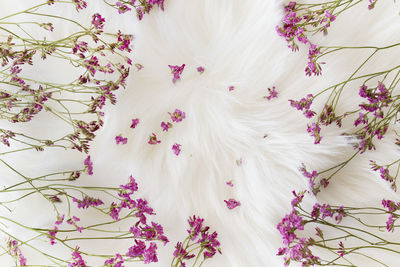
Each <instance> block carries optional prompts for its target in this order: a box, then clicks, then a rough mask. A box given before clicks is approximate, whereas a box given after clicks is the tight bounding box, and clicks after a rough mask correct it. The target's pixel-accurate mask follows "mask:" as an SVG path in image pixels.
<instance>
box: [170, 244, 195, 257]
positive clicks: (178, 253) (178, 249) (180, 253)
mask: <svg viewBox="0 0 400 267" xmlns="http://www.w3.org/2000/svg"><path fill="white" fill-rule="evenodd" d="M173 255H174V257H175V258H176V259H177V258H179V257H181V258H183V259H191V258H194V257H195V255H194V254H189V253H188V252H187V251H186V250H185V249H184V248H183V246H182V242H178V243H176V246H175V251H174V254H173Z"/></svg>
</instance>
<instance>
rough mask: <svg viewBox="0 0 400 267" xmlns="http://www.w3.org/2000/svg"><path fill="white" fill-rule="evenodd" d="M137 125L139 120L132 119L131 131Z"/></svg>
mask: <svg viewBox="0 0 400 267" xmlns="http://www.w3.org/2000/svg"><path fill="white" fill-rule="evenodd" d="M138 124H139V119H138V118H136V119H132V124H131V128H132V129H135V128H136V126H138Z"/></svg>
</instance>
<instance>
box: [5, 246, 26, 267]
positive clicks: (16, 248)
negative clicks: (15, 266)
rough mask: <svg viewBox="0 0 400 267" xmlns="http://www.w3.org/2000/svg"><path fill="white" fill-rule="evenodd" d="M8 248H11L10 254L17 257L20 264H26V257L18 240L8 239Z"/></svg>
mask: <svg viewBox="0 0 400 267" xmlns="http://www.w3.org/2000/svg"><path fill="white" fill-rule="evenodd" d="M8 248H9V249H10V255H11V256H13V257H15V258H16V261H17V262H18V263H19V266H26V258H25V257H24V255H23V254H22V252H21V249H20V248H19V245H18V241H17V240H10V241H8Z"/></svg>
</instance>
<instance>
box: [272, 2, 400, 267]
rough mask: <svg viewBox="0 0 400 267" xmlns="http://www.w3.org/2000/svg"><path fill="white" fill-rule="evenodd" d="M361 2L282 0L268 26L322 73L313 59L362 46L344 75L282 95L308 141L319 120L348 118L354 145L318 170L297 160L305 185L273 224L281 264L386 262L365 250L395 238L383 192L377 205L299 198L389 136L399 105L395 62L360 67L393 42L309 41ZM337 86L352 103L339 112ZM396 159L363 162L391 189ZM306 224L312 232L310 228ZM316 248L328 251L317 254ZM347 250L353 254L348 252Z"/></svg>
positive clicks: (317, 135) (322, 123)
mask: <svg viewBox="0 0 400 267" xmlns="http://www.w3.org/2000/svg"><path fill="white" fill-rule="evenodd" d="M363 4H365V1H356V0H337V1H329V2H326V3H317V4H302V3H297V2H290V3H288V4H287V5H286V6H285V8H284V12H285V15H284V18H283V19H282V24H281V25H280V26H277V28H276V29H277V32H278V34H279V35H280V36H282V37H284V38H285V40H286V42H287V44H288V46H289V47H290V48H291V49H292V50H293V51H297V50H299V45H300V44H301V45H304V46H306V47H307V48H308V63H307V66H306V68H305V74H306V75H307V76H312V75H315V76H318V75H321V74H322V67H321V66H322V64H325V62H322V61H321V60H322V59H323V58H327V55H332V54H334V53H336V54H339V53H340V52H343V51H345V50H349V51H353V50H365V51H370V52H369V54H368V55H367V56H366V58H364V60H363V61H362V62H361V64H360V65H359V66H357V67H356V68H355V69H354V71H353V72H352V73H351V74H350V75H349V76H348V78H346V79H345V80H343V81H340V82H338V83H336V84H334V85H331V86H329V87H328V88H325V89H322V90H320V91H319V92H318V93H317V94H315V95H313V94H307V95H306V96H305V97H303V98H302V99H300V100H289V104H290V105H291V106H292V107H294V108H295V109H297V110H299V111H301V112H302V113H303V115H304V116H305V117H306V118H308V119H310V120H312V122H310V123H309V124H308V125H307V127H306V129H307V132H308V133H309V134H310V135H311V136H312V137H313V138H314V143H315V144H316V145H318V144H320V143H322V142H324V141H323V137H322V134H321V132H322V131H323V128H324V127H328V126H330V125H331V124H336V126H337V127H339V128H342V125H349V123H350V125H352V126H350V127H348V126H346V128H345V130H344V131H345V132H344V133H343V134H344V135H345V136H348V140H349V141H350V145H351V146H352V147H353V148H354V151H353V153H352V154H351V155H350V156H349V157H348V158H347V159H345V160H343V161H341V162H339V163H336V164H335V165H333V166H332V167H330V168H328V169H325V170H321V171H317V170H311V171H309V170H307V167H306V166H305V165H304V164H302V165H301V166H300V168H299V170H300V172H301V173H302V174H303V175H304V176H305V177H306V179H307V180H308V188H307V189H306V190H305V191H303V192H301V193H296V192H293V194H294V196H295V198H294V199H293V201H292V211H291V213H290V214H288V215H286V216H285V217H284V218H283V219H282V221H281V222H280V223H279V224H278V226H277V228H278V230H279V232H280V233H281V235H282V239H283V244H284V247H282V248H280V249H279V251H278V255H281V256H282V255H283V256H284V262H285V265H289V264H290V262H293V261H296V262H301V263H302V264H303V266H311V265H321V266H322V265H326V266H331V265H340V266H357V265H355V263H353V259H355V258H357V256H361V257H364V259H367V260H370V262H371V264H380V265H383V266H387V265H386V264H385V259H384V258H382V259H381V258H379V257H374V256H372V255H371V254H369V253H368V252H367V251H371V249H374V250H376V251H384V252H388V253H394V254H397V253H398V248H397V246H398V243H396V242H393V241H392V240H391V238H390V236H389V237H388V236H387V233H382V230H383V229H385V228H386V232H393V231H394V230H395V228H396V227H397V226H396V224H395V222H396V220H397V218H398V214H397V212H398V204H396V202H394V201H391V200H387V199H386V198H383V200H382V206H383V207H382V206H376V207H365V206H362V207H348V206H333V205H329V204H327V203H325V204H320V203H318V202H317V203H315V204H314V206H313V208H312V209H311V210H308V209H307V208H305V207H304V206H307V205H306V204H305V205H301V203H302V201H303V198H304V197H305V196H306V192H308V193H309V194H311V195H314V196H317V195H318V194H319V193H320V192H321V191H323V189H324V188H326V187H328V186H329V184H330V183H332V182H334V180H333V178H334V177H335V175H336V174H337V173H339V172H340V171H341V170H342V169H343V168H344V167H346V166H347V165H348V164H349V163H350V162H351V161H353V160H354V159H355V158H356V157H359V156H360V155H362V154H364V153H365V152H367V151H373V150H375V147H376V145H375V144H376V143H377V142H379V141H380V140H382V139H383V138H384V137H385V135H386V134H387V133H388V132H391V131H392V132H394V133H395V134H396V135H397V132H396V131H395V129H394V126H395V124H396V122H397V115H398V110H399V105H400V102H399V95H398V93H397V91H396V87H397V86H398V83H399V73H400V70H399V66H398V65H396V66H390V67H388V68H387V69H384V70H379V71H375V72H371V73H365V71H364V69H365V67H366V65H367V64H368V63H370V62H371V61H372V60H374V59H375V58H376V57H378V56H379V54H380V53H381V52H382V51H385V50H392V51H395V50H396V49H397V48H398V46H399V45H400V43H394V44H391V45H388V46H381V47H378V46H356V47H350V46H320V45H317V44H316V43H314V42H312V41H311V40H312V36H313V35H315V34H318V33H323V34H325V35H326V34H328V28H329V27H330V26H331V23H333V22H334V21H335V20H338V19H339V16H342V15H343V14H345V11H346V10H348V9H350V8H361V6H362V8H368V9H369V10H372V9H373V8H374V7H375V5H376V4H377V1H376V0H369V4H368V5H367V6H363ZM371 12H372V11H371ZM345 90H347V91H349V90H352V91H356V92H357V93H358V95H359V104H358V106H357V107H356V108H352V109H349V108H348V107H346V108H347V109H346V110H345V111H343V107H342V106H341V103H342V101H343V94H344V93H343V92H344V91H345ZM325 95H327V97H325V99H324V100H323V101H324V103H325V104H324V105H323V109H322V110H321V111H316V110H314V109H313V108H312V105H313V102H314V101H316V99H318V100H320V98H323V97H324V96H325ZM393 145H395V146H397V145H399V140H398V139H396V140H395V141H394V142H393ZM399 161H400V160H399V159H397V158H393V161H392V162H388V163H384V164H378V163H377V162H376V161H375V160H371V161H370V164H371V169H372V171H374V172H377V171H379V174H380V178H381V179H383V180H384V181H386V182H387V183H388V185H389V186H390V188H391V189H392V190H394V191H396V188H397V186H396V180H397V176H398V173H399V166H400V165H399ZM385 224H386V225H385ZM312 229H313V230H314V233H313V234H311V232H312V231H311V230H312ZM376 230H378V231H376ZM323 251H325V252H328V253H322V252H323ZM372 251H373V250H372ZM319 253H322V254H321V255H320V254H319ZM327 255H331V257H328V256H327ZM355 255H357V256H356V257H354V256H355Z"/></svg>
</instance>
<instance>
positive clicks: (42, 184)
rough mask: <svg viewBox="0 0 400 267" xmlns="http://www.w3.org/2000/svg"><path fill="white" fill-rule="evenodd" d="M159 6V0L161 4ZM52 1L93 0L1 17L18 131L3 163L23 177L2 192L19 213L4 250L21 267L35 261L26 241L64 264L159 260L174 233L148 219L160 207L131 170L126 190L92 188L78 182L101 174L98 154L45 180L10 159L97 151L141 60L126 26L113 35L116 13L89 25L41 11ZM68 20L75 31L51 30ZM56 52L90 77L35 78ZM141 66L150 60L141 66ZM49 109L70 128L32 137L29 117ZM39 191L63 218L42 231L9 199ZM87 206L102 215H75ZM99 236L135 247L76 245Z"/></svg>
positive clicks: (7, 107) (5, 80)
mask: <svg viewBox="0 0 400 267" xmlns="http://www.w3.org/2000/svg"><path fill="white" fill-rule="evenodd" d="M150 4H152V5H154V4H157V3H155V2H154V1H153V2H152V3H150ZM158 4H159V5H160V6H162V4H163V1H158ZM47 5H49V6H51V7H53V6H55V5H60V6H61V5H62V6H63V7H65V8H68V7H69V6H72V7H74V8H75V9H76V11H77V12H79V11H81V10H83V9H85V8H86V7H87V5H88V4H87V2H86V1H83V0H67V1H57V0H48V1H43V2H42V3H39V4H37V5H36V6H33V7H31V8H27V9H25V10H22V11H20V12H17V13H14V14H10V15H8V16H5V17H3V18H0V21H1V22H2V24H3V25H5V26H3V27H1V29H0V31H2V32H3V35H2V37H1V38H0V64H1V70H0V76H1V81H2V82H1V83H2V89H1V90H0V119H2V120H8V121H9V122H10V127H9V128H5V127H3V128H1V129H0V142H1V143H2V144H0V145H1V146H2V147H3V149H2V152H1V153H0V164H2V165H3V166H5V167H7V168H9V169H10V171H11V172H12V173H14V174H15V175H16V176H17V178H18V179H17V182H15V184H11V185H7V186H4V187H3V188H2V189H1V190H0V193H1V194H3V196H4V197H5V199H7V201H2V203H1V205H2V206H3V207H5V208H6V209H8V210H9V211H10V216H1V217H0V221H1V223H2V225H5V226H7V227H5V228H3V229H2V230H1V231H2V235H3V236H5V237H7V236H8V238H9V240H10V241H9V242H8V245H7V246H1V248H2V249H3V250H4V252H5V253H8V254H10V255H11V256H13V257H14V258H15V260H16V264H19V265H21V266H22V265H26V264H27V262H29V259H26V258H25V257H24V256H23V254H22V251H23V249H22V247H27V248H30V249H31V250H33V251H34V252H36V253H38V254H40V255H42V256H44V257H45V258H47V259H48V261H49V262H51V263H52V264H56V265H63V266H65V265H68V266H87V262H89V260H90V258H92V257H98V258H101V259H104V260H106V258H108V259H107V260H106V261H105V265H107V264H113V265H115V264H122V262H130V261H144V262H145V263H150V262H155V261H157V254H156V249H157V244H156V243H157V242H159V241H161V242H162V243H164V244H165V243H166V242H168V239H167V238H166V237H165V235H164V232H163V228H162V226H161V225H159V224H157V223H155V222H148V218H150V216H151V215H153V214H154V211H153V209H152V208H151V207H150V206H149V205H148V202H147V201H146V200H145V199H143V198H133V197H132V195H133V193H134V192H136V191H137V189H138V188H137V184H136V182H135V180H134V179H133V177H130V180H129V183H128V184H126V185H121V186H120V187H99V186H82V185H76V184H74V181H76V180H77V179H79V178H81V176H82V174H85V173H86V174H88V175H93V173H94V172H95V171H94V163H93V162H92V159H91V157H90V156H87V157H86V159H85V160H84V161H83V164H82V168H81V169H78V170H64V171H57V172H54V173H47V174H42V175H39V176H36V177H31V176H30V175H29V174H27V172H26V171H25V170H24V169H23V166H14V165H12V164H10V163H9V162H8V160H7V158H6V157H5V156H6V155H7V154H10V153H21V154H22V155H23V153H24V152H25V151H28V150H37V151H45V152H46V151H47V150H50V149H56V148H62V149H63V150H68V149H75V150H78V151H80V152H84V153H88V152H89V149H90V142H91V141H92V140H93V139H94V138H95V136H96V132H97V131H98V130H99V129H100V128H101V127H102V126H103V116H104V113H103V111H102V108H103V107H104V105H106V104H107V103H111V104H115V103H116V96H115V91H116V90H118V89H119V88H121V87H122V88H123V87H125V85H126V79H127V77H128V75H129V71H130V67H129V65H132V60H131V59H129V58H128V56H127V53H130V52H131V50H132V36H131V35H126V34H123V33H122V32H121V31H117V32H115V33H109V32H105V31H104V28H105V27H104V26H105V24H106V23H107V20H106V19H105V18H104V17H103V16H102V15H101V14H98V13H96V14H93V15H92V16H91V17H90V18H89V20H88V21H87V23H86V24H85V23H84V22H81V21H79V22H78V21H77V20H76V19H75V18H74V17H64V16H60V15H58V14H52V13H51V8H50V9H48V10H49V12H50V13H44V12H41V8H42V7H44V6H47ZM162 7H163V6H162ZM148 11H149V10H148ZM148 11H146V12H147V13H148ZM24 15H28V16H30V17H34V18H35V17H36V18H42V19H45V20H46V19H47V20H49V22H44V23H39V22H37V21H32V22H28V23H19V22H18V19H19V17H20V16H24ZM58 23H68V24H69V26H70V27H69V28H70V29H71V32H72V33H71V34H70V35H68V36H64V37H62V38H59V39H54V35H52V34H51V32H53V31H57V27H58V26H57V25H58ZM32 25H33V26H34V25H37V26H38V27H41V28H42V29H43V31H44V33H43V32H38V33H36V35H35V34H34V33H33V32H30V31H29V28H27V26H29V27H32ZM46 31H47V32H48V33H49V34H47V35H46V38H43V36H42V34H43V35H44V34H46V33H45V32H46ZM51 58H54V59H57V60H58V61H60V60H61V61H63V62H65V63H67V64H65V66H70V67H71V68H72V70H73V71H71V73H80V74H78V76H75V77H68V80H70V81H71V82H69V83H62V82H54V81H51V80H44V79H43V80H37V79H35V78H32V75H31V74H30V70H31V68H30V67H29V66H31V65H33V66H35V67H37V68H41V67H42V66H45V64H46V62H47V60H49V59H51ZM135 65H137V66H141V65H140V64H138V63H136V64H135ZM138 69H139V67H138ZM67 76H68V75H67ZM42 114H43V115H42ZM39 116H47V117H49V116H50V117H51V120H53V119H54V120H58V121H59V122H61V123H63V124H64V125H65V126H66V127H65V129H66V130H65V132H64V134H63V135H61V137H56V138H48V137H46V138H43V137H41V136H34V135H32V134H26V133H25V132H24V131H25V130H24V129H29V127H30V124H27V123H26V122H30V121H34V120H36V118H37V117H39ZM47 117H46V118H47ZM38 119H39V118H38ZM40 119H42V118H40ZM49 122H50V119H49ZM134 123H135V125H134V127H136V125H137V123H138V120H137V121H132V124H134ZM15 124H21V126H20V127H18V129H19V130H14V129H13V128H15V127H13V125H15ZM24 127H25V128H24ZM21 129H22V130H21ZM121 138H122V137H121ZM121 141H122V142H123V140H121ZM45 152H43V153H45ZM35 194H37V195H39V196H40V197H42V198H43V199H44V200H45V201H46V202H47V204H48V206H49V209H48V210H49V212H54V215H55V217H56V220H55V223H54V225H49V227H47V228H38V227H33V226H32V225H31V222H30V221H20V220H16V219H14V218H13V217H12V213H11V209H10V208H9V207H8V205H10V204H14V203H18V202H19V201H22V200H25V199H26V198H28V197H30V196H32V195H35ZM110 198H111V199H114V202H111V200H110ZM110 202H111V203H110ZM65 207H66V208H67V210H68V212H67V213H66V214H64V213H62V212H61V210H65ZM77 209H81V210H82V209H83V210H87V209H90V210H94V212H97V213H98V217H97V218H98V222H97V223H96V224H88V223H87V222H86V221H85V220H84V218H83V217H81V218H78V217H77V216H75V215H74V213H75V211H76V210H77ZM80 214H81V212H80ZM130 221H131V222H130ZM127 222H129V224H130V225H133V226H132V227H131V228H130V229H124V228H126V223H127ZM110 226H112V229H110V228H109V227H110ZM124 226H125V227H124ZM12 227H22V228H23V229H25V230H26V231H29V232H31V233H33V234H34V236H35V237H34V238H31V239H29V240H21V239H20V238H18V237H17V236H14V235H13V234H11V233H9V232H7V229H10V228H12ZM93 233H96V235H93ZM95 239H98V240H105V241H106V240H110V239H111V240H112V239H115V240H118V239H132V241H133V246H132V247H131V248H128V249H127V251H126V252H123V253H121V254H118V253H117V254H109V255H98V254H96V253H93V252H92V251H87V250H86V249H81V248H80V246H77V245H76V242H79V241H82V240H95ZM37 240H41V241H46V240H47V241H48V242H49V243H50V244H51V245H54V246H60V247H61V249H64V250H65V252H67V253H68V254H69V255H70V256H69V258H62V257H61V256H59V254H55V253H54V251H51V250H50V251H47V250H42V248H40V247H37V246H36V245H34V244H33V242H36V241H37ZM139 244H140V246H142V245H143V244H145V247H146V248H145V249H144V250H143V253H136V252H135V253H132V251H134V250H135V248H136V247H135V246H137V245H139ZM6 247H7V248H6ZM82 247H83V246H82ZM42 263H43V262H42ZM114 263H115V264H114Z"/></svg>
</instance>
